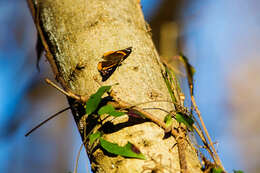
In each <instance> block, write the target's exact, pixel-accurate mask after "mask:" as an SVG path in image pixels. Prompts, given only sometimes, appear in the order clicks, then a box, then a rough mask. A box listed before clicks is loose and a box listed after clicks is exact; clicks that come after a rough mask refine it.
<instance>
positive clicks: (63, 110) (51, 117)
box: [25, 107, 70, 137]
mask: <svg viewBox="0 0 260 173" xmlns="http://www.w3.org/2000/svg"><path fill="white" fill-rule="evenodd" d="M68 109H70V107H67V108H65V109H62V110H60V111H59V112H57V113H55V114H53V115H52V116H50V117H49V118H47V119H46V120H44V121H42V122H41V123H40V124H38V125H37V126H35V127H34V128H32V130H30V131H29V132H28V133H26V134H25V136H26V137H27V136H29V135H30V134H31V133H32V132H34V131H35V130H36V129H38V128H39V127H41V126H42V125H43V124H45V123H46V122H48V121H49V120H51V119H53V118H55V117H56V116H57V115H59V114H61V113H63V112H65V111H66V110H68Z"/></svg>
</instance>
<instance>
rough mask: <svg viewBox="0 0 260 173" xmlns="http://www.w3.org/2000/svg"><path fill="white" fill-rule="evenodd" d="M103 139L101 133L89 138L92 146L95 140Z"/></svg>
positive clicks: (98, 132) (93, 134)
mask: <svg viewBox="0 0 260 173" xmlns="http://www.w3.org/2000/svg"><path fill="white" fill-rule="evenodd" d="M100 137H101V132H100V131H97V132H96V133H92V134H91V135H90V136H89V143H90V145H92V144H93V143H94V142H95V140H97V139H99V138H100Z"/></svg>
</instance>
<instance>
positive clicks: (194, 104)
mask: <svg viewBox="0 0 260 173" xmlns="http://www.w3.org/2000/svg"><path fill="white" fill-rule="evenodd" d="M191 101H192V104H193V106H194V108H195V110H196V112H197V115H198V117H199V119H200V122H201V125H202V127H203V130H204V131H205V133H206V135H207V138H208V140H209V143H210V146H211V148H212V150H213V153H214V155H215V157H216V161H217V164H218V166H220V167H221V168H222V169H223V170H224V167H223V166H222V163H221V161H220V158H219V156H218V154H217V152H216V150H215V147H214V145H213V142H212V140H211V138H210V136H209V133H208V130H207V128H206V126H205V123H204V121H203V119H202V116H201V114H200V111H199V109H198V106H197V104H196V101H195V99H194V96H193V95H191Z"/></svg>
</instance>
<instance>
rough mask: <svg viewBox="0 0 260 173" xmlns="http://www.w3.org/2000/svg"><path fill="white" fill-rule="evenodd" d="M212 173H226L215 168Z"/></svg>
mask: <svg viewBox="0 0 260 173" xmlns="http://www.w3.org/2000/svg"><path fill="white" fill-rule="evenodd" d="M212 173H224V171H223V170H222V169H221V168H213V169H212Z"/></svg>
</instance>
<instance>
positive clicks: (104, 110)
mask: <svg viewBox="0 0 260 173" xmlns="http://www.w3.org/2000/svg"><path fill="white" fill-rule="evenodd" d="M98 114H99V115H103V114H108V115H111V116H114V117H119V116H122V115H124V114H125V113H124V112H120V111H116V110H115V108H114V107H113V106H112V105H110V104H107V105H105V106H103V107H101V108H100V109H99V110H98Z"/></svg>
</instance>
